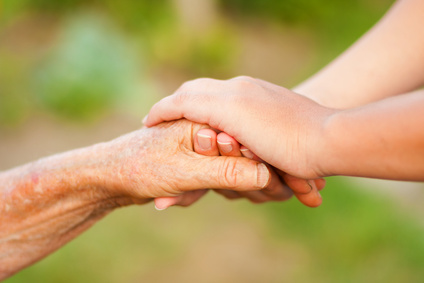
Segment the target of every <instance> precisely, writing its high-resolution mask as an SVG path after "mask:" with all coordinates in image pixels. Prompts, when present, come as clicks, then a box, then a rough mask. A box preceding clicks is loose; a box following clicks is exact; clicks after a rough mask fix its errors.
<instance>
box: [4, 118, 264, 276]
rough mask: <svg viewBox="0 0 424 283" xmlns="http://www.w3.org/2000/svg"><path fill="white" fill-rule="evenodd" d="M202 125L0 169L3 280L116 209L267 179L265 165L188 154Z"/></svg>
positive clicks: (182, 124) (253, 186)
mask: <svg viewBox="0 0 424 283" xmlns="http://www.w3.org/2000/svg"><path fill="white" fill-rule="evenodd" d="M202 127H204V126H201V125H199V124H194V123H192V122H188V121H184V120H181V121H177V122H172V123H163V124H161V125H159V126H157V127H154V128H149V129H142V130H138V131H135V132H132V133H129V134H127V135H124V136H121V137H119V138H117V139H115V140H112V141H110V142H106V143H100V144H97V145H93V146H90V147H86V148H82V149H77V150H73V151H69V152H66V153H62V154H58V155H55V156H51V157H48V158H44V159H40V160H38V161H35V162H33V163H29V164H26V165H23V166H21V167H17V168H14V169H11V170H9V171H5V172H1V173H0V280H2V279H4V278H6V277H8V276H10V275H12V274H13V273H15V272H17V271H18V270H20V269H22V268H24V267H26V266H28V265H30V264H31V263H33V262H36V261H37V260H39V259H41V258H43V257H44V256H46V255H48V254H49V253H51V252H53V251H54V250H56V249H58V248H59V247H61V246H62V245H64V244H65V243H67V242H68V241H70V240H72V239H73V238H74V237H76V236H77V235H79V234H80V233H82V232H83V231H85V230H86V229H88V228H89V227H90V226H91V225H93V224H94V223H95V222H97V221H98V220H99V219H101V218H102V217H103V216H105V215H106V214H107V213H109V212H110V211H112V210H113V209H114V208H117V207H120V206H124V205H130V204H135V203H137V204H142V203H146V202H148V201H150V200H151V198H155V197H170V196H179V195H181V194H182V193H184V192H188V191H191V190H199V191H198V192H202V190H201V189H203V188H225V189H231V190H236V191H250V190H259V189H262V188H264V187H266V186H267V185H268V183H269V182H270V173H269V170H268V168H267V167H266V166H265V165H264V164H261V163H259V162H256V161H252V160H249V159H247V158H236V157H217V156H215V157H207V156H202V155H199V154H197V153H195V152H193V133H196V132H197V131H199V130H200V129H201V128H202ZM197 194H199V193H197Z"/></svg>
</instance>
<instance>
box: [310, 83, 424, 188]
mask: <svg viewBox="0 0 424 283" xmlns="http://www.w3.org/2000/svg"><path fill="white" fill-rule="evenodd" d="M423 125H424V90H420V91H415V92H412V93H408V94H404V95H401V96H396V97H391V98H388V99H385V100H381V101H379V102H376V103H372V104H369V105H366V106H362V107H359V108H355V109H349V110H345V111H340V112H337V113H336V114H334V115H332V117H330V118H329V119H328V121H327V124H326V126H325V132H324V136H325V140H324V143H325V148H326V150H324V151H321V153H320V152H318V155H319V154H322V153H324V154H325V162H320V163H319V164H321V166H324V167H323V168H322V169H320V171H321V172H322V173H321V174H322V175H348V176H361V177H371V178H381V179H393V180H409V181H424V128H423Z"/></svg>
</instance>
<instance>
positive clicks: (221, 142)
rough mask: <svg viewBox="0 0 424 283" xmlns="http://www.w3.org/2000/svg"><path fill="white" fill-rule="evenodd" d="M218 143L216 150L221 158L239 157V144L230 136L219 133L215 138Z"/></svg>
mask: <svg viewBox="0 0 424 283" xmlns="http://www.w3.org/2000/svg"><path fill="white" fill-rule="evenodd" d="M216 140H217V142H218V149H219V152H220V153H221V155H223V156H235V157H240V156H242V155H241V152H240V144H239V142H238V141H236V140H235V139H234V138H233V137H232V136H230V135H228V134H226V133H224V132H221V133H219V134H218V136H217V138H216Z"/></svg>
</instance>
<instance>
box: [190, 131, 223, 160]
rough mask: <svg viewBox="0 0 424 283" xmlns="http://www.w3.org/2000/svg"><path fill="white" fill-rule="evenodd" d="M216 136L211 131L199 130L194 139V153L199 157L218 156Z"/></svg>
mask: <svg viewBox="0 0 424 283" xmlns="http://www.w3.org/2000/svg"><path fill="white" fill-rule="evenodd" d="M216 138H217V134H216V132H215V131H213V130H211V129H201V130H199V131H198V132H197V134H196V135H195V137H194V151H195V152H197V153H198V154H201V155H206V156H218V155H219V150H218V146H217V144H216Z"/></svg>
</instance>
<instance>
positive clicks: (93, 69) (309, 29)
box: [0, 0, 424, 283]
mask: <svg viewBox="0 0 424 283" xmlns="http://www.w3.org/2000/svg"><path fill="white" fill-rule="evenodd" d="M392 2H393V1H389V0H355V1H335V0H320V1H317V0H313V1H311V0H285V1H274V0H261V1H258V0H220V1H218V0H216V1H215V0H155V1H151V0H139V1H128V0H123V1H113V0H103V1H93V0H84V1H83V0H74V1H71V0H66V1H65V0H62V1H53V0H0V15H1V17H0V169H1V170H3V169H7V168H10V167H12V166H16V165H19V164H22V163H24V162H27V161H30V160H33V159H35V158H39V157H41V156H45V155H48V154H52V153H56V152H60V151H63V150H68V149H72V148H75V147H80V146H85V145H89V144H91V143H95V142H100V141H104V140H109V139H112V138H114V137H116V136H118V135H120V134H123V133H125V132H127V131H131V130H134V129H136V128H138V127H140V119H141V118H142V117H143V116H144V115H145V114H147V111H148V109H149V108H150V107H151V106H152V105H153V103H154V102H155V101H157V100H158V99H160V98H161V97H163V96H166V95H168V94H170V93H172V91H173V90H175V89H176V88H177V87H178V86H179V85H180V84H181V83H183V82H184V81H186V80H190V79H193V78H197V77H201V76H207V77H215V78H220V79H227V78H230V77H233V76H237V75H250V76H254V77H259V78H262V79H265V80H268V81H271V82H273V83H276V84H280V85H284V86H287V87H291V86H294V85H295V84H296V83H299V82H300V81H302V80H303V79H305V78H307V77H308V76H309V75H311V74H313V73H314V72H315V71H317V70H319V68H321V67H322V66H324V65H325V64H326V63H328V62H329V61H330V60H331V59H332V58H334V57H335V56H337V55H338V54H339V53H340V52H342V51H343V50H344V49H345V48H347V47H348V46H349V45H350V44H352V43H353V42H354V41H355V40H356V39H357V38H358V37H359V36H361V34H363V33H364V32H366V30H367V29H369V28H370V27H371V26H372V25H373V24H374V23H375V22H376V21H377V20H378V19H379V18H380V17H381V16H382V15H383V14H384V13H385V11H387V9H388V8H389V7H390V5H391V4H392ZM420 187H421V188H420ZM420 189H422V185H419V184H409V183H402V182H397V183H393V182H377V181H373V182H371V181H368V180H356V181H352V180H351V179H346V178H339V177H338V178H329V179H328V186H327V188H326V189H325V190H324V191H323V193H322V194H323V197H324V203H323V205H322V206H321V207H320V208H317V209H310V208H306V207H303V206H301V205H300V204H298V203H297V202H296V201H295V200H290V201H288V202H286V203H269V204H264V205H253V204H250V203H248V202H247V201H237V202H230V201H227V200H224V199H222V198H220V197H219V196H217V195H214V194H213V193H210V194H209V195H208V196H206V197H205V198H204V199H202V200H201V201H200V202H199V203H198V204H196V205H194V206H193V207H191V208H188V209H181V208H171V209H169V210H167V211H162V212H157V211H155V210H154V209H153V206H152V205H151V204H150V205H145V206H141V207H130V208H124V209H120V210H118V211H115V212H113V213H112V214H111V215H109V216H108V217H106V218H105V219H104V220H102V221H100V222H99V223H98V224H96V225H95V226H94V227H93V228H92V229H91V230H89V231H88V232H86V233H85V234H83V235H82V236H81V237H79V238H77V239H76V240H74V241H73V242H71V243H69V244H68V245H66V246H65V247H64V248H62V249H61V250H59V251H58V252H56V253H54V254H53V255H51V256H49V257H48V258H46V259H45V260H43V261H41V262H39V263H37V264H35V265H34V266H32V267H30V268H28V269H26V270H24V271H22V272H20V273H18V274H17V275H15V276H13V277H12V278H10V279H8V280H6V282H10V283H11V282H311V281H314V282H422V280H423V279H422V278H424V268H422V266H423V263H424V240H422V239H423V236H424V230H423V224H424V223H423V221H422V217H421V215H422V214H423V209H422V206H421V205H420V204H421V203H422V201H423V200H424V196H423V193H422V191H423V190H420Z"/></svg>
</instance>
